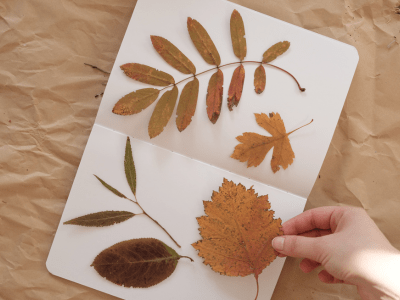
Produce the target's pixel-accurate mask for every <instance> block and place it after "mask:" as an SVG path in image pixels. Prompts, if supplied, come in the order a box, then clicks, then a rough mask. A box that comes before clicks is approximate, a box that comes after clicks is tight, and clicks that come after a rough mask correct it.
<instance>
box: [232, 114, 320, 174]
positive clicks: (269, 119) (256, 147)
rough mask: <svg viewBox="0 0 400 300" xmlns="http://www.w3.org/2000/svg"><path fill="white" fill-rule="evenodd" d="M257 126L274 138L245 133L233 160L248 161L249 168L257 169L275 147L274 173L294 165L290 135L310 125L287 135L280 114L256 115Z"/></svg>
mask: <svg viewBox="0 0 400 300" xmlns="http://www.w3.org/2000/svg"><path fill="white" fill-rule="evenodd" d="M254 115H255V117H256V121H257V124H258V125H259V126H261V127H262V128H264V129H265V130H266V131H268V132H269V133H270V134H271V135H272V136H271V137H269V136H263V135H260V134H257V133H253V132H245V133H243V135H240V136H238V137H236V139H237V140H238V141H239V142H241V144H239V145H237V146H236V147H235V150H234V152H233V154H232V155H231V157H232V158H234V159H237V160H239V161H241V162H245V161H247V167H252V166H254V167H257V166H258V165H259V164H260V163H261V162H262V161H263V160H264V158H265V156H266V155H267V153H268V152H269V150H271V148H272V147H274V151H273V153H272V160H271V168H272V171H273V172H274V173H276V172H277V171H279V170H280V167H279V166H282V167H283V168H284V169H286V168H287V167H288V166H289V165H291V164H292V163H293V158H294V152H293V150H292V146H291V145H290V141H289V135H290V134H291V133H293V132H295V131H296V130H298V129H300V128H302V127H304V126H306V125H308V124H310V123H311V122H312V121H313V120H311V122H310V123H308V124H306V125H303V126H301V127H299V128H297V129H295V130H292V131H291V132H289V133H286V129H285V124H284V123H283V120H282V119H281V116H280V115H279V114H278V113H276V114H275V113H270V114H269V116H267V115H266V114H264V113H261V114H254Z"/></svg>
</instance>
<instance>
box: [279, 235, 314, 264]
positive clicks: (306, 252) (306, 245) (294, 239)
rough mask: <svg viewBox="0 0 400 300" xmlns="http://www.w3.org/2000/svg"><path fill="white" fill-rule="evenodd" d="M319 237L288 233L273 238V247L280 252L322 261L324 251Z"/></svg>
mask: <svg viewBox="0 0 400 300" xmlns="http://www.w3.org/2000/svg"><path fill="white" fill-rule="evenodd" d="M319 245H320V241H319V240H318V238H311V237H303V236H295V235H287V236H278V237H276V238H274V239H273V240H272V247H273V248H274V249H275V250H276V251H278V252H279V253H280V254H283V255H287V256H292V257H304V258H309V259H311V260H314V261H317V262H320V261H319V260H320V259H321V256H322V251H321V247H320V246H319Z"/></svg>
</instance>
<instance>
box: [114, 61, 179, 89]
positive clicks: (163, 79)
mask: <svg viewBox="0 0 400 300" xmlns="http://www.w3.org/2000/svg"><path fill="white" fill-rule="evenodd" d="M120 68H121V70H122V71H124V73H125V75H126V76H128V77H130V78H132V79H134V80H137V81H140V82H143V83H148V84H151V85H157V86H168V85H170V84H174V83H175V80H174V78H173V77H172V76H171V75H169V74H167V73H165V72H162V71H159V70H157V69H154V68H152V67H149V66H146V65H141V64H136V63H130V64H124V65H122V66H121V67H120Z"/></svg>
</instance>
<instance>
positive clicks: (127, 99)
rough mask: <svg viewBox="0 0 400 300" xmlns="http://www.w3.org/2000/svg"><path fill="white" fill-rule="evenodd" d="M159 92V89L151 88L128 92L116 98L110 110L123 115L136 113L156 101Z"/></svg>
mask: <svg viewBox="0 0 400 300" xmlns="http://www.w3.org/2000/svg"><path fill="white" fill-rule="evenodd" d="M159 93H160V91H159V90H157V89H152V88H148V89H141V90H137V91H135V92H132V93H129V94H127V95H125V96H124V97H122V98H121V99H119V100H118V102H117V103H116V104H115V106H114V108H113V111H112V112H113V113H114V114H117V115H123V116H127V115H133V114H137V113H139V112H141V111H142V110H143V109H145V108H147V107H148V106H149V105H151V104H152V103H153V102H154V101H156V100H157V98H158V94H159Z"/></svg>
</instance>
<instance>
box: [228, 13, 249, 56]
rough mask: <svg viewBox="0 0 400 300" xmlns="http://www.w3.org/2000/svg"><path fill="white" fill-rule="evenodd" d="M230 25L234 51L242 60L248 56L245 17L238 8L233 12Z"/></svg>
mask: <svg viewBox="0 0 400 300" xmlns="http://www.w3.org/2000/svg"><path fill="white" fill-rule="evenodd" d="M230 25H231V39H232V47H233V52H234V53H235V55H236V57H237V58H239V59H240V61H242V60H243V59H244V58H245V57H246V53H247V46H246V38H245V37H244V36H245V32H244V23H243V19H242V16H241V15H240V14H239V12H238V11H237V10H236V9H235V10H234V11H233V12H232V15H231V23H230Z"/></svg>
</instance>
